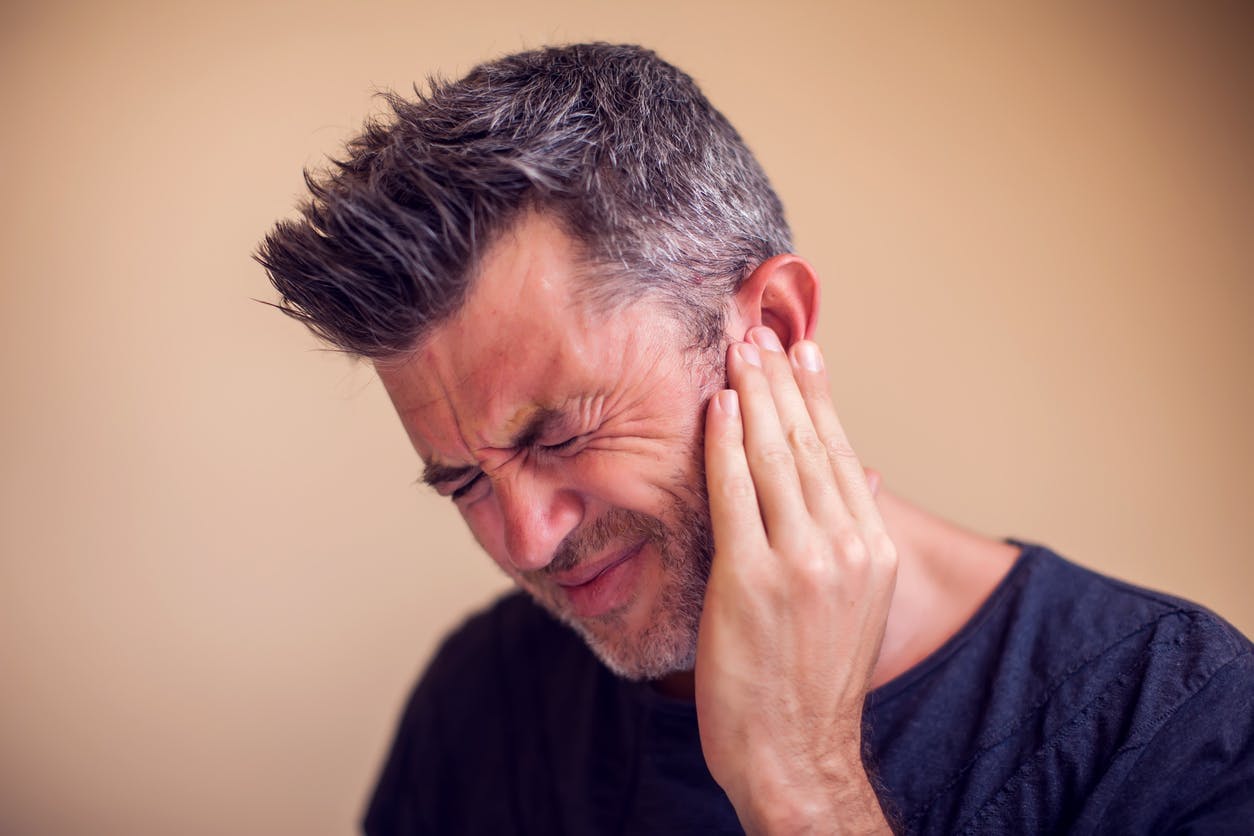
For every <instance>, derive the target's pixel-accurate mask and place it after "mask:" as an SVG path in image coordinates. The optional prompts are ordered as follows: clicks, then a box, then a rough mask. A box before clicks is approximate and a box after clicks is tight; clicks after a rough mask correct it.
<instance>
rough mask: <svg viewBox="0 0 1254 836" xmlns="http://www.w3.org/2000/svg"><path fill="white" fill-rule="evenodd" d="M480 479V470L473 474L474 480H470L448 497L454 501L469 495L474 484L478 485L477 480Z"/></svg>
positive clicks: (481, 472) (481, 475) (481, 476)
mask: <svg viewBox="0 0 1254 836" xmlns="http://www.w3.org/2000/svg"><path fill="white" fill-rule="evenodd" d="M482 478H483V471H482V470H481V471H479V472H478V473H476V474H475V478H473V479H471V480H470V481H469V482H467V483H466V484H464V485H462V486H461V487H460V488H458V489H457V490H455V491H453V492H452V493H451V494H449V497H450V498H452V499H454V500H457V499H461V498H462V497H463V496H465V495H466V494H468V493H470V490H471V488H473V487H474V486H475V485H476V484H478V482H479V480H480V479H482Z"/></svg>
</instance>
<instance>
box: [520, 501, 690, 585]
mask: <svg viewBox="0 0 1254 836" xmlns="http://www.w3.org/2000/svg"><path fill="white" fill-rule="evenodd" d="M665 538H666V529H665V527H664V526H663V525H662V521H661V520H659V519H657V518H656V517H652V516H649V515H648V514H642V513H640V512H639V511H628V510H626V509H623V508H613V509H611V510H609V511H607V512H606V513H605V514H603V515H601V516H600V517H599V518H597V519H596V520H593V521H592V522H590V523H588V524H586V525H583V526H581V527H579V528H577V529H576V530H574V531H572V532H571V533H570V534H568V535H567V536H566V538H565V539H564V540H562V542H561V544H560V545H559V546H558V547H557V552H556V554H554V555H553V560H552V561H550V563H549V565H548V566H546V567H544V569H542V570H541V571H542V572H543V573H545V574H554V573H560V572H565V571H567V570H570V569H574V568H575V567H576V566H578V565H579V564H581V563H583V562H584V561H585V560H587V559H588V558H589V557H592V556H595V555H596V554H597V552H600V551H601V550H602V549H604V548H605V547H606V546H608V545H610V544H611V543H614V542H616V541H628V542H635V541H637V540H641V539H645V540H648V541H650V542H652V543H655V544H660V543H662V542H663V541H664V540H665Z"/></svg>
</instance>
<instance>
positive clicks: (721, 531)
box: [705, 389, 766, 552]
mask: <svg viewBox="0 0 1254 836" xmlns="http://www.w3.org/2000/svg"><path fill="white" fill-rule="evenodd" d="M705 479H706V488H707V490H708V492H709V499H710V525H711V527H712V528H713V530H714V545H715V549H716V551H722V552H725V551H726V549H727V547H728V546H732V545H739V546H745V547H748V548H753V549H758V548H762V547H764V546H765V545H766V533H765V532H764V531H763V530H762V516H761V514H760V512H759V511H758V499H757V494H756V492H755V490H754V486H753V477H752V475H751V474H750V473H749V463H748V461H746V460H745V448H744V432H743V429H742V426H741V420H740V407H739V399H738V397H737V395H736V393H735V392H734V391H733V390H731V389H724V390H723V391H721V392H718V393H717V394H715V396H714V397H713V398H710V405H709V407H708V408H707V409H706V417H705Z"/></svg>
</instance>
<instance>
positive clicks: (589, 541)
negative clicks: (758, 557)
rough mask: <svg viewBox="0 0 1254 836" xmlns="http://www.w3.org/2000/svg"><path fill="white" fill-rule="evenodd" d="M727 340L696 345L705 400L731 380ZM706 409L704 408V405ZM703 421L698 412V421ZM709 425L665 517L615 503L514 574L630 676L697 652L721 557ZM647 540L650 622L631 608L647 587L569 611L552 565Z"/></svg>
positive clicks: (693, 368)
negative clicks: (653, 574)
mask: <svg viewBox="0 0 1254 836" xmlns="http://www.w3.org/2000/svg"><path fill="white" fill-rule="evenodd" d="M726 354H727V342H726V340H724V341H723V342H722V343H721V344H719V345H717V346H711V347H707V348H705V349H704V350H697V351H695V352H693V354H691V355H690V356H689V358H688V359H689V360H690V361H693V362H692V364H691V365H690V366H689V372H690V373H691V374H692V375H693V382H694V384H695V385H696V387H697V390H698V392H700V403H702V404H703V405H704V404H706V403H707V402H708V401H709V399H710V397H712V396H713V394H714V392H715V391H717V390H718V389H720V388H722V387H723V386H726V385H727V371H726V363H725V362H724V360H723V358H724V357H726ZM700 414H704V409H702V411H701V413H700ZM701 426H703V422H702V421H701V420H700V419H698V427H701ZM704 447H705V433H704V431H702V430H700V429H698V431H697V432H696V433H695V439H694V441H693V442H692V444H691V446H690V447H689V449H688V451H687V460H688V468H687V472H684V471H683V470H681V471H680V472H678V473H677V474H676V475H675V477H674V479H673V482H672V487H671V491H670V493H671V496H672V502H671V505H670V507H669V508H668V509H667V510H666V511H665V512H664V517H659V516H653V515H650V514H645V513H643V512H640V511H629V510H626V509H624V508H614V509H611V510H610V511H608V512H606V513H605V514H604V515H602V516H601V517H600V518H599V519H597V520H594V521H593V522H591V523H588V524H587V525H584V526H582V527H581V528H579V529H577V530H576V531H574V532H572V533H571V534H570V535H569V536H568V537H567V538H566V539H565V540H563V541H562V543H561V545H560V546H559V547H558V549H557V552H556V554H554V556H553V560H552V561H551V562H550V564H549V565H548V566H546V567H545V568H544V569H542V570H540V571H538V572H535V573H529V574H528V575H524V576H522V577H521V578H515V580H516V581H518V583H519V584H520V585H521V586H522V588H523V589H524V590H526V591H527V592H528V593H529V594H530V595H531V597H532V598H533V599H535V601H536V602H537V603H538V604H540V606H541V607H543V608H544V609H546V610H547V611H548V612H549V613H550V614H552V615H553V616H554V617H556V618H557V619H558V620H559V621H561V622H562V623H563V624H566V625H567V626H568V627H570V628H571V629H573V630H574V631H575V632H576V633H578V634H579V635H580V636H581V637H582V638H583V640H584V642H585V643H586V644H587V645H588V647H589V649H591V650H592V652H593V654H594V655H595V656H596V657H597V658H598V659H600V660H601V663H602V664H604V665H605V666H606V667H607V668H609V669H610V670H611V671H613V672H614V673H615V674H617V675H618V676H620V677H623V678H624V679H632V680H652V679H661V678H662V677H664V676H667V675H669V674H673V673H679V672H683V671H691V670H693V669H694V667H695V666H696V660H697V630H698V628H699V627H700V624H701V611H702V609H703V608H704V606H705V589H706V585H707V584H708V582H709V579H710V566H711V564H712V563H713V560H714V530H713V526H712V525H711V522H710V503H709V495H708V493H707V491H706V484H705V453H704ZM641 540H643V541H645V542H646V543H648V544H650V545H652V546H653V548H654V550H655V551H656V552H657V554H658V556H659V563H660V566H659V569H660V574H661V582H660V586H659V587H658V589H657V591H656V594H655V595H654V600H653V604H652V609H651V610H650V612H649V613H648V614H647V617H646V624H645V626H644V628H643V629H641V630H639V631H638V632H637V633H633V632H632V630H631V627H630V625H629V623H628V619H627V617H626V612H627V611H629V610H631V609H632V608H633V605H634V604H635V603H636V601H637V599H638V598H639V596H640V594H641V592H642V590H640V589H637V590H636V594H635V595H633V596H632V597H631V599H630V600H629V601H628V602H627V603H626V605H624V606H623V607H622V608H620V609H618V610H614V611H611V612H608V613H605V614H603V615H600V616H596V617H594V618H589V619H581V618H578V617H576V616H575V615H574V614H573V613H571V612H570V610H569V608H568V604H567V602H566V599H565V598H564V596H563V595H562V594H561V593H560V592H559V591H558V590H557V589H555V586H556V584H555V583H554V582H553V580H552V579H551V577H548V576H549V575H550V574H551V573H558V572H565V571H568V570H570V569H574V568H575V567H577V566H579V565H581V564H582V563H584V562H585V561H587V560H589V559H593V558H594V557H595V556H596V555H597V554H599V553H600V552H601V551H602V550H603V549H605V547H606V546H609V545H610V544H612V543H616V542H617V543H631V542H639V541H641Z"/></svg>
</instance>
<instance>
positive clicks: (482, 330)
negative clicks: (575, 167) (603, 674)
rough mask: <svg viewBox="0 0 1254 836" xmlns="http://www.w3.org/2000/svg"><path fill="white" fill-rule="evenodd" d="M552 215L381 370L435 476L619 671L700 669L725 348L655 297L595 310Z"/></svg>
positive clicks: (526, 224)
mask: <svg viewBox="0 0 1254 836" xmlns="http://www.w3.org/2000/svg"><path fill="white" fill-rule="evenodd" d="M584 269H586V268H585V266H584V265H583V264H582V263H581V261H580V260H579V259H578V257H577V256H576V252H575V248H574V246H573V245H572V242H571V241H570V239H569V238H568V237H567V236H566V235H565V233H564V232H562V231H561V230H560V228H559V227H558V226H557V225H556V224H555V223H553V222H552V221H551V220H549V219H547V218H545V217H543V216H540V215H528V216H526V217H525V218H524V219H523V220H522V221H521V222H520V223H519V224H518V225H517V226H516V227H515V228H514V229H513V231H512V232H511V233H507V234H506V235H505V236H503V237H502V238H501V240H500V241H499V242H498V243H497V244H496V245H495V246H494V247H493V248H492V249H491V250H490V251H489V253H488V254H487V257H486V258H485V259H484V261H483V263H482V265H481V268H480V272H479V275H478V276H477V278H476V280H475V284H474V286H473V288H472V291H471V294H470V297H469V299H468V300H467V303H466V305H465V306H464V307H463V309H462V310H461V311H460V313H459V314H458V315H457V316H456V317H455V318H453V319H452V320H450V321H448V322H447V323H445V324H443V325H441V326H440V327H439V328H437V329H436V330H435V331H434V332H433V334H432V335H431V337H430V338H429V339H427V340H426V341H424V343H423V344H422V345H421V346H419V348H418V350H417V351H416V352H415V353H414V354H413V355H412V356H409V357H407V358H405V359H404V360H402V361H396V362H390V363H379V364H377V365H376V368H377V370H378V373H379V376H380V378H381V379H382V380H383V383H384V386H385V387H386V388H387V391H388V394H389V395H390V396H391V398H392V402H393V404H394V405H395V406H396V410H397V413H398V414H399V415H400V418H401V422H402V423H403V424H404V425H405V429H406V431H407V432H408V433H409V437H410V440H411V441H412V443H413V445H414V448H415V449H416V450H417V451H418V454H419V455H420V456H421V457H422V459H423V461H424V463H425V464H426V471H425V473H424V478H425V479H426V480H427V481H428V482H430V483H431V484H433V485H434V486H435V487H436V489H437V490H438V491H439V492H440V493H441V494H444V495H447V496H449V497H450V500H451V501H452V502H453V503H454V504H455V505H456V506H457V509H458V510H459V511H460V512H461V514H462V516H463V517H464V518H465V520H466V523H467V524H468V525H469V526H470V529H471V531H472V532H473V533H474V535H475V538H476V539H477V540H478V541H479V543H480V545H482V546H483V548H484V549H485V550H486V551H487V552H488V554H489V555H490V556H491V557H492V559H493V560H494V561H496V563H497V565H499V566H500V567H501V568H502V569H503V570H504V571H505V572H506V574H508V575H509V576H510V577H511V578H513V579H514V580H515V581H516V582H517V583H518V584H519V586H521V587H522V588H523V589H525V590H526V591H527V592H529V593H530V594H531V595H532V597H534V598H535V599H536V601H538V602H539V603H540V604H541V605H542V606H544V607H545V608H546V609H547V610H549V611H550V612H552V613H553V614H554V615H556V616H557V617H558V618H560V619H561V620H563V621H564V622H566V623H567V624H569V625H571V626H572V627H573V628H575V629H576V630H577V631H578V632H579V633H580V634H581V635H583V637H584V638H585V640H586V641H587V642H588V644H589V646H590V647H592V649H593V650H594V651H595V652H596V653H597V655H598V656H599V657H600V658H601V659H602V661H604V662H605V663H606V664H607V665H608V666H609V667H610V668H611V669H613V670H615V671H616V672H618V673H619V674H621V675H624V676H629V677H632V678H648V679H652V678H658V677H660V676H663V675H665V674H667V673H671V672H673V671H678V670H688V669H691V668H692V665H693V661H694V658H695V650H696V631H697V623H698V620H699V618H700V610H701V603H702V600H703V598H704V593H705V582H706V578H707V576H708V572H709V562H710V556H711V552H712V548H711V539H710V524H709V509H708V505H707V503H706V500H705V490H704V477H703V474H702V467H701V463H702V445H701V438H702V432H701V428H702V423H701V418H700V416H701V414H702V410H701V407H702V405H703V403H704V401H705V399H706V398H707V397H708V396H709V395H711V394H712V393H713V392H714V391H715V390H716V389H718V388H719V387H721V386H722V385H723V374H722V364H721V354H719V355H717V357H718V361H717V362H711V361H710V359H709V358H705V357H701V356H698V355H694V354H693V352H691V351H690V350H689V349H688V345H689V342H690V337H689V335H687V334H685V333H683V331H682V329H681V327H680V326H679V324H678V323H677V322H676V321H675V319H674V318H673V317H671V316H669V315H667V314H665V313H664V312H663V310H662V308H661V307H660V306H659V305H658V304H656V303H650V302H640V303H637V304H632V305H626V306H623V307H622V309H621V310H620V311H618V312H615V313H613V314H608V315H606V314H603V313H599V312H598V311H597V310H596V309H595V308H593V307H591V306H589V305H586V304H584V303H582V302H580V301H579V297H578V295H577V294H574V293H572V290H573V289H574V288H575V287H576V286H577V283H578V281H579V280H580V277H581V275H582V274H581V270H584Z"/></svg>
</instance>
